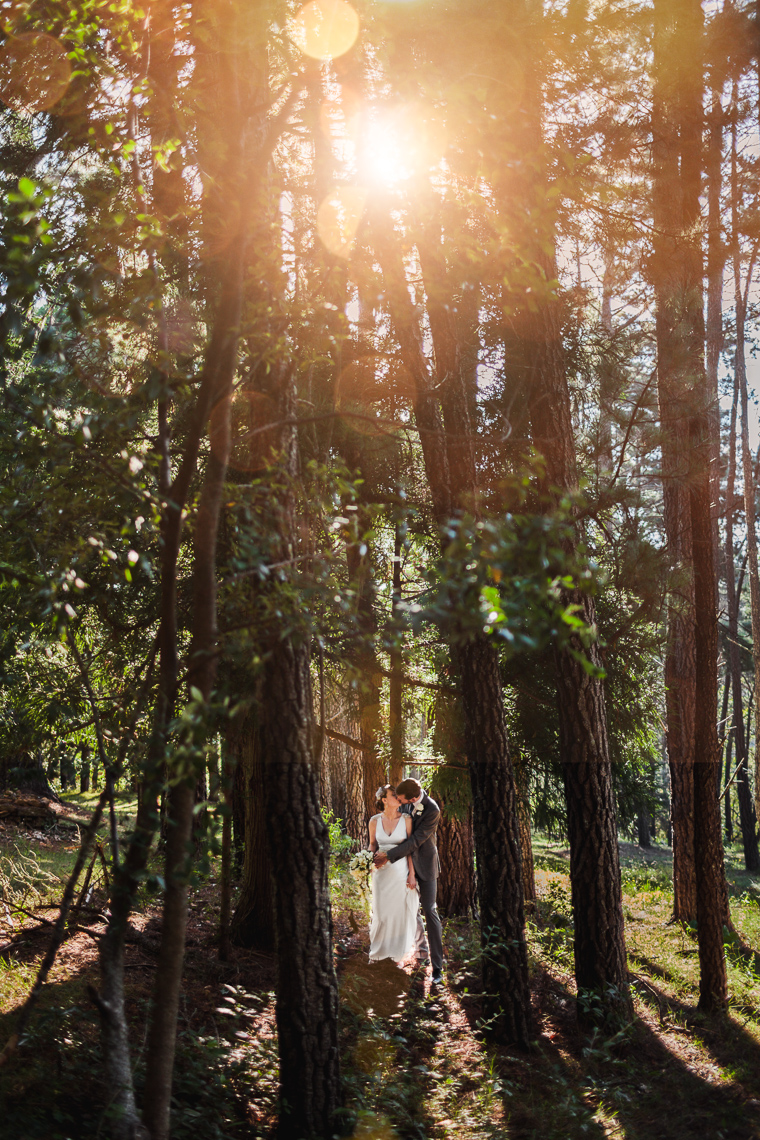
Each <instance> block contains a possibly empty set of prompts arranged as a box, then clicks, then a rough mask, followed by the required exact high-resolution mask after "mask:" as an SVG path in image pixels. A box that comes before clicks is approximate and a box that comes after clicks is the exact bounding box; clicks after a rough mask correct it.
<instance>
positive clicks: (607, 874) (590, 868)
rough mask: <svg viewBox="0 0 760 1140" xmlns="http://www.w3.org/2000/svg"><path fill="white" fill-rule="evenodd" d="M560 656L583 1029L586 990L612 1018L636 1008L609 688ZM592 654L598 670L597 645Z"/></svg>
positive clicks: (589, 608)
mask: <svg viewBox="0 0 760 1140" xmlns="http://www.w3.org/2000/svg"><path fill="white" fill-rule="evenodd" d="M577 603H578V604H579V605H580V606H581V607H582V610H581V613H582V615H583V617H584V620H585V621H586V622H587V623H588V624H589V625H592V624H593V623H594V618H595V615H594V607H593V600H592V599H591V598H590V597H588V595H586V596H579V597H578V598H577ZM578 648H580V647H578ZM557 656H558V658H559V660H558V670H557V672H558V677H559V701H558V704H559V716H560V720H559V725H560V754H561V757H562V775H563V778H564V784H565V797H566V800H567V829H568V838H569V841H570V882H571V888H572V900H573V919H574V923H575V946H574V953H575V977H576V981H577V983H578V995H579V1011H578V1012H579V1020H580V1021H581V1023H582V1024H583V1023H584V1022H585V1021H586V1020H591V1019H587V1018H586V1016H585V1015H584V1006H583V993H584V992H585V993H587V994H592V993H593V994H596V995H598V996H600V997H601V998H602V1002H603V1005H604V1006H605V1009H606V1012H607V1013H608V1014H609V1015H611V1016H612V1018H613V1019H615V1018H621V1019H625V1018H629V1017H630V1015H631V1012H632V1010H631V1001H630V995H629V992H628V970H627V965H626V952H625V938H624V933H623V909H622V898H621V891H620V863H619V857H618V844H617V821H616V815H615V799H614V793H613V788H612V779H611V770H610V761H609V750H608V744H607V716H606V712H605V708H604V689H603V687H602V685H601V683H600V681H599V679H598V678H597V677H593V676H591V675H590V674H589V673H587V672H586V670H585V669H584V668H583V666H582V665H581V663H580V662H579V661H577V660H576V659H575V658H573V657H571V656H570V655H569V654H568V653H562V654H558V655H557ZM589 656H590V658H591V661H592V663H593V664H594V665H597V666H598V665H599V663H600V662H599V657H598V651H597V649H596V646H592V647H591V649H590V650H589ZM603 987H605V989H603Z"/></svg>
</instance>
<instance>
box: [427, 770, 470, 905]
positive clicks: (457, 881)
mask: <svg viewBox="0 0 760 1140" xmlns="http://www.w3.org/2000/svg"><path fill="white" fill-rule="evenodd" d="M431 792H432V794H433V798H434V799H435V801H436V803H437V804H438V806H439V807H440V809H441V817H440V819H439V821H438V832H437V835H436V842H437V844H438V855H439V857H440V860H441V876H440V878H439V880H438V894H437V899H436V901H437V905H438V910H439V911H440V913H441V914H442V915H444V916H445V917H446V918H468V917H469V916H470V915H472V914H474V913H475V863H474V856H475V847H474V839H473V834H472V810H468V811H467V814H466V815H465V816H464V818H462V817H461V816H460V815H459V813H454V812H453V811H452V810H449V809H448V808H447V804H446V798H445V796H443V795H441V792H440V791H439V790H438V789H437V788H435V787H434V788H432V789H431Z"/></svg>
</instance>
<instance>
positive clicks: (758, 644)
mask: <svg viewBox="0 0 760 1140" xmlns="http://www.w3.org/2000/svg"><path fill="white" fill-rule="evenodd" d="M732 105H733V115H732V120H731V229H732V242H731V244H732V255H733V271H734V306H735V310H736V356H735V360H734V369H735V375H736V383H737V385H738V388H739V392H740V395H741V407H742V475H743V478H744V518H745V523H746V527H747V555H748V562H749V596H750V613H751V617H752V660H753V664H754V673H755V692H756V693H760V571H758V557H757V525H756V519H755V497H756V488H755V473H754V468H753V463H752V452H751V451H750V446H749V396H748V392H747V365H746V344H745V322H746V305H747V297H748V296H749V291H750V287H751V284H752V269H753V264H750V265H749V266H748V268H747V281H746V285H745V287H744V288H742V279H741V252H740V248H739V201H738V198H739V188H738V177H737V154H736V141H737V139H736V133H737V122H736V120H737V117H738V84H737V83H736V82H735V83H734V90H733V98H732ZM737 606H738V601H737ZM743 736H744V733H743V730H742V737H743ZM742 743H743V741H742ZM747 743H749V741H748V742H747ZM738 746H739V741H738V739H737V742H736V747H737V753H736V759H737V763H738V762H739V760H740V759H742V760H743V761H744V763H743V765H742V767H741V768H740V769H739V772H738V774H737V780H736V794H737V799H738V801H739V820H740V825H741V831H742V843H743V846H744V863H745V866H746V868H747V870H748V871H758V870H760V852H759V851H758V845H757V833H756V830H755V827H756V822H757V821H756V818H755V811H754V808H753V804H752V796H751V793H750V788H749V767H748V763H747V757H746V755H745V754H744V753H743V754H742V755H741V756H740V754H739V752H738ZM758 756H760V750H759V749H758V748H757V745H755V797H756V799H757V798H758V797H760V792H758V778H759V777H760V767H759V766H758V763H759V762H758Z"/></svg>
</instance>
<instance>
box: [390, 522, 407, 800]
mask: <svg viewBox="0 0 760 1140" xmlns="http://www.w3.org/2000/svg"><path fill="white" fill-rule="evenodd" d="M401 551H402V542H401V524H400V523H398V522H397V523H396V525H395V528H394V536H393V584H392V588H393V616H394V618H395V617H396V616H397V613H398V607H399V603H400V602H401ZM398 636H400V635H398ZM390 659H391V660H390V664H391V675H390V681H389V686H388V689H389V691H388V730H389V736H390V751H391V758H390V759H391V762H390V775H389V779H390V782H391V783H392V784H394V785H397V784H400V783H401V781H402V780H403V778H404V749H405V740H404V690H403V682H402V673H403V654H402V652H401V650H400V649H399V648H394V649H392V650H391V653H390Z"/></svg>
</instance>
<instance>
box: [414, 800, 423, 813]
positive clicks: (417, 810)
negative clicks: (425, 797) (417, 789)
mask: <svg viewBox="0 0 760 1140" xmlns="http://www.w3.org/2000/svg"><path fill="white" fill-rule="evenodd" d="M424 810H425V806H424V804H423V802H422V800H420V802H419V803H418V804H415V805H414V807H413V808H412V815H422V813H423V811H424Z"/></svg>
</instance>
